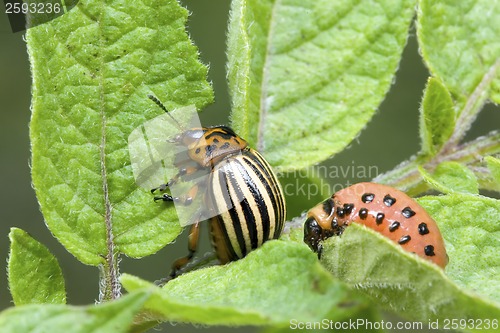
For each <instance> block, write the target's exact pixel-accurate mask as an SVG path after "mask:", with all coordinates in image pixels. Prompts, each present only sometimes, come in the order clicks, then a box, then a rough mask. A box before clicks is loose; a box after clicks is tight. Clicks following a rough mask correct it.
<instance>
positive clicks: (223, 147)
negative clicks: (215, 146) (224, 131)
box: [220, 142, 231, 149]
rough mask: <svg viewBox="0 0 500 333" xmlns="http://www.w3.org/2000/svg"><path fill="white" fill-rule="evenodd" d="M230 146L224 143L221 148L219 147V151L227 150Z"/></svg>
mask: <svg viewBox="0 0 500 333" xmlns="http://www.w3.org/2000/svg"><path fill="white" fill-rule="evenodd" d="M230 145H231V144H230V143H229V142H225V143H224V144H223V145H222V146H220V147H221V149H227V148H229V146H230Z"/></svg>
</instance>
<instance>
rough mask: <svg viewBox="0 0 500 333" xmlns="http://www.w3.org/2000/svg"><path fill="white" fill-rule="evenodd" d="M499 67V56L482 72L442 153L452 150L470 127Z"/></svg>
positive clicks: (486, 96) (484, 100)
mask: <svg viewBox="0 0 500 333" xmlns="http://www.w3.org/2000/svg"><path fill="white" fill-rule="evenodd" d="M499 67H500V58H498V59H497V61H496V62H495V63H494V64H493V65H492V66H491V67H490V68H489V69H488V71H487V72H486V73H485V74H484V76H483V78H482V79H481V81H480V82H479V84H478V85H477V87H476V89H474V91H473V92H472V94H471V95H470V96H469V98H468V99H467V102H466V103H465V105H464V107H463V109H462V112H460V115H459V117H458V119H457V122H456V124H455V130H454V131H453V134H452V135H451V137H450V139H449V140H448V142H446V143H445V145H444V146H443V148H442V149H441V152H443V153H444V154H446V153H447V152H448V151H450V150H453V149H454V148H455V147H456V146H457V145H458V143H459V142H460V140H462V139H463V137H464V136H465V133H466V132H467V131H468V130H469V128H470V127H471V125H472V123H473V122H474V120H475V119H476V117H477V115H478V113H479V112H480V111H481V109H482V106H483V105H484V103H485V102H486V99H487V98H488V94H487V92H488V88H489V86H490V83H491V81H492V80H493V79H494V78H495V77H496V72H497V70H498V68H499Z"/></svg>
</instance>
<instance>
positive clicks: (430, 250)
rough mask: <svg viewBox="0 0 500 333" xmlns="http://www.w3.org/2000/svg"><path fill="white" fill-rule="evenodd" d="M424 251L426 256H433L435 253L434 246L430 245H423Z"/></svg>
mask: <svg viewBox="0 0 500 333" xmlns="http://www.w3.org/2000/svg"><path fill="white" fill-rule="evenodd" d="M424 253H425V255H426V256H429V257H432V256H435V255H436V254H435V253H434V246H432V245H427V246H425V247H424Z"/></svg>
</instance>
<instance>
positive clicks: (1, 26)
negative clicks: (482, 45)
mask: <svg viewBox="0 0 500 333" xmlns="http://www.w3.org/2000/svg"><path fill="white" fill-rule="evenodd" d="M181 3H182V4H184V5H185V6H186V7H187V8H188V9H189V10H190V11H191V13H192V14H191V17H190V20H189V27H188V30H189V33H190V35H191V37H192V39H193V40H194V42H195V43H196V45H197V46H198V47H199V49H200V53H201V59H202V61H203V62H204V63H205V64H208V65H209V66H210V72H209V80H210V81H211V82H212V83H213V87H214V90H215V99H216V100H215V103H214V104H213V105H210V106H209V107H207V108H206V109H205V110H204V111H203V112H202V114H201V120H202V123H203V125H217V124H226V123H227V122H228V114H229V109H230V102H229V95H228V91H227V84H226V77H225V61H226V55H225V39H226V27H227V20H228V13H229V6H230V1H229V0H211V1H199V0H198V1H197V0H182V1H181ZM0 16H1V17H0V45H1V48H0V50H1V51H0V60H1V61H0V63H1V65H0V66H1V72H0V74H1V75H0V99H1V112H0V152H1V155H0V156H1V157H0V158H1V163H0V177H1V183H0V260H1V261H2V262H4V263H5V262H6V260H7V257H8V248H9V241H8V237H7V235H8V233H9V228H10V227H13V226H16V227H18V228H22V229H24V230H26V231H28V232H29V233H30V234H31V235H32V236H33V237H35V238H36V239H37V240H39V241H41V242H42V243H43V244H45V245H46V246H47V247H48V248H49V249H50V250H51V251H52V253H54V254H55V255H56V257H57V258H58V260H59V262H60V264H61V266H62V269H63V273H64V276H65V279H66V285H67V289H68V302H69V303H71V304H91V303H94V301H95V300H96V299H97V298H98V271H97V268H95V267H90V266H85V265H83V264H81V263H80V262H78V261H77V260H76V259H75V258H74V257H73V256H72V255H71V254H69V253H68V252H67V251H66V250H65V249H64V248H63V247H62V246H61V245H60V244H59V243H58V242H57V240H56V239H54V238H53V237H52V235H51V233H50V232H49V231H48V229H47V228H46V227H45V224H44V221H43V217H42V215H41V213H40V211H39V208H38V204H37V200H36V197H35V194H34V191H33V189H32V187H31V178H30V166H29V163H30V143H29V137H28V126H29V120H30V85H31V76H30V68H29V62H28V55H27V52H26V45H25V42H24V41H23V37H24V33H23V32H19V33H15V34H13V33H12V32H11V31H10V27H9V24H8V20H7V17H6V15H5V14H3V12H2V14H1V15H0ZM427 77H428V72H427V70H426V68H425V66H424V65H423V64H422V61H421V58H420V56H419V53H418V46H417V43H416V39H415V30H414V28H412V29H411V33H410V38H409V40H408V44H407V47H406V48H405V51H404V54H403V60H402V62H401V64H400V67H399V70H398V72H397V76H396V79H395V81H394V85H393V86H392V88H391V90H390V92H389V94H388V95H387V98H386V99H385V101H384V102H383V103H382V105H381V106H380V108H379V110H378V112H377V113H376V114H375V116H374V117H373V119H372V121H371V122H370V123H369V124H368V126H367V128H366V129H365V130H364V131H363V132H362V133H361V134H360V135H359V137H358V139H357V140H355V141H354V142H353V143H352V144H351V145H350V147H349V148H348V149H346V150H345V151H344V152H342V153H340V154H338V155H336V156H335V157H333V158H331V159H329V160H328V161H325V162H324V163H323V164H324V165H326V166H338V167H339V168H340V167H343V168H344V170H346V168H347V167H351V168H352V166H366V167H369V166H375V167H376V169H377V170H378V171H379V172H385V171H387V170H390V169H392V168H393V167H394V166H396V165H397V164H398V163H400V162H402V161H404V160H406V159H407V158H409V157H410V156H411V155H413V154H415V153H416V152H417V151H418V149H419V140H418V109H419V104H420V99H421V95H422V92H423V88H424V86H425V82H426V79H427ZM499 125H500V112H499V111H498V108H497V107H495V106H493V105H491V104H490V105H487V106H486V108H485V109H484V111H483V112H482V113H481V115H480V117H479V119H478V120H477V121H476V123H475V124H474V127H473V129H472V130H471V131H470V132H469V133H468V138H469V139H470V138H475V137H477V136H479V135H482V134H486V133H487V132H489V131H490V130H493V129H498V128H499ZM367 176H369V175H367ZM375 176H376V174H372V175H371V177H366V178H356V177H348V178H347V179H343V178H336V179H335V178H334V179H328V183H329V185H330V186H332V187H334V188H336V189H338V186H340V185H345V184H347V182H351V183H353V182H359V181H365V180H369V179H371V178H373V177H375ZM284 182H286V184H292V185H290V186H288V187H287V188H288V189H293V188H295V187H296V186H300V184H301V182H302V180H300V179H299V180H297V179H295V178H292V177H287V179H286V180H284ZM325 191H326V192H328V188H327V189H326V190H325ZM287 192H288V191H287ZM321 198H322V194H319V193H318V194H316V195H312V196H310V197H309V198H304V197H303V196H292V197H289V198H287V200H288V206H289V213H290V216H289V217H290V218H291V217H293V216H296V215H299V214H300V213H301V212H302V211H303V210H306V209H307V208H309V207H311V206H312V205H314V204H315V203H316V202H317V201H319V200H321ZM290 207H293V209H292V208H290ZM185 236H186V233H184V234H183V235H181V238H180V239H179V241H177V242H176V243H175V244H173V245H169V246H167V247H166V248H164V249H163V250H161V251H160V252H158V253H157V254H155V255H152V256H149V257H147V258H143V259H141V260H133V259H130V258H125V257H124V258H122V261H121V265H120V269H121V272H127V273H130V274H134V275H137V276H140V277H142V278H144V279H147V280H151V281H154V280H157V279H160V278H162V277H164V276H166V274H167V273H168V271H169V267H170V263H171V262H172V260H173V259H174V258H176V257H178V256H181V255H184V254H185V252H186V241H185ZM203 237H204V239H203V241H204V244H203V248H202V250H201V251H200V253H204V252H206V251H208V250H209V247H208V236H207V235H206V232H204V236H203ZM11 305H12V301H11V297H10V294H9V291H8V287H7V274H6V270H5V269H3V270H2V271H1V272H0V310H3V309H5V308H6V307H8V306H11ZM163 327H165V330H167V327H168V331H170V332H181V331H182V332H189V331H199V330H200V329H201V328H196V327H191V326H189V325H177V326H170V324H164V325H163ZM212 330H213V331H214V332H215V331H217V332H229V331H234V329H231V328H217V329H214V328H212V329H210V331H212ZM245 330H246V331H256V330H255V329H252V328H247V329H245ZM204 331H205V330H204Z"/></svg>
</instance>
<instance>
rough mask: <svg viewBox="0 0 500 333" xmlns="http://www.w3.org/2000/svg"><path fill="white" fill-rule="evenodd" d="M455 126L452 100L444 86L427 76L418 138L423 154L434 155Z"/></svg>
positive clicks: (437, 80)
mask: <svg viewBox="0 0 500 333" xmlns="http://www.w3.org/2000/svg"><path fill="white" fill-rule="evenodd" d="M454 127H455V111H454V109H453V101H452V100H451V96H450V93H449V92H448V90H446V87H445V86H444V85H443V84H442V83H441V82H440V81H439V79H436V78H432V77H431V78H429V80H428V81H427V86H426V88H425V91H424V98H423V100H422V105H421V107H420V138H421V140H422V151H421V153H423V154H424V155H430V156H434V155H435V154H436V153H437V152H438V151H439V149H440V148H441V147H442V146H443V144H444V143H445V142H446V141H447V140H448V139H449V138H450V136H451V134H452V133H453V129H454Z"/></svg>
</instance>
